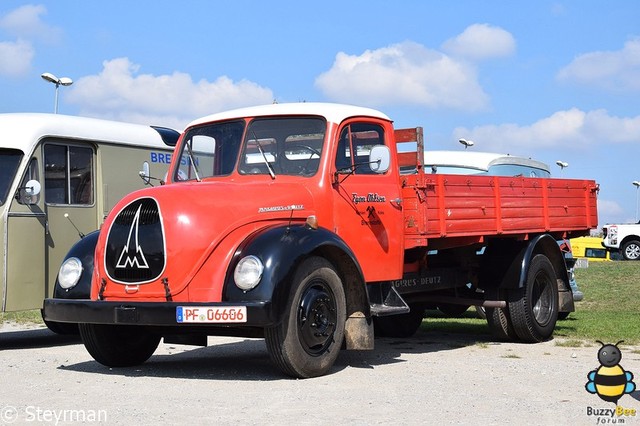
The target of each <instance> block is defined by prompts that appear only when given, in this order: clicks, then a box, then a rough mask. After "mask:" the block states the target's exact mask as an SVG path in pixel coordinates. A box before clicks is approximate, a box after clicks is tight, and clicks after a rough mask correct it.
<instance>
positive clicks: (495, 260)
mask: <svg viewBox="0 0 640 426" xmlns="http://www.w3.org/2000/svg"><path fill="white" fill-rule="evenodd" d="M537 254H544V255H545V256H546V257H547V258H548V259H549V261H550V262H551V264H552V265H553V268H554V270H555V273H556V278H557V280H558V292H559V294H560V311H561V312H573V311H574V310H575V307H574V304H573V296H572V292H571V286H570V283H569V273H568V272H567V264H566V262H565V257H564V254H563V253H562V251H561V250H560V247H559V246H558V242H557V241H556V240H555V238H554V237H553V236H551V235H549V234H541V235H536V236H535V237H533V238H532V239H531V240H529V241H515V240H511V239H495V240H492V241H490V242H489V244H488V245H487V248H486V250H485V253H484V255H483V256H486V258H484V259H483V264H482V268H481V272H480V281H481V283H482V284H483V286H486V287H487V288H489V289H491V290H497V289H498V288H503V289H510V288H522V287H524V285H525V281H526V279H527V273H528V272H529V265H530V264H531V260H532V259H533V258H534V256H536V255H537Z"/></svg>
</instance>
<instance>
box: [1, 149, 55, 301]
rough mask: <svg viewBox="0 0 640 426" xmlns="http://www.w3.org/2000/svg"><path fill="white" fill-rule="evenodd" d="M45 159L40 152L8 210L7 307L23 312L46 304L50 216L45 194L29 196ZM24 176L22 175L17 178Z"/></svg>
mask: <svg viewBox="0 0 640 426" xmlns="http://www.w3.org/2000/svg"><path fill="white" fill-rule="evenodd" d="M40 165H41V159H40V156H39V153H36V154H35V155H34V156H33V157H32V158H31V159H30V160H29V163H28V166H27V170H26V172H25V174H24V176H23V177H22V178H21V181H20V184H19V189H18V191H17V194H15V195H16V196H15V197H11V198H10V199H9V200H7V201H10V202H11V204H10V206H9V211H8V212H7V222H6V228H5V242H6V243H5V247H4V250H5V251H4V253H5V259H6V263H5V268H6V271H5V278H6V281H5V283H4V284H5V287H4V297H3V301H4V304H3V310H4V311H8V312H12V311H21V310H30V309H36V308H40V307H42V301H43V299H44V296H45V290H46V289H45V270H44V265H45V229H46V222H47V220H46V215H45V213H44V210H43V206H44V202H43V200H42V195H41V194H38V195H34V196H29V197H27V196H25V194H24V189H20V188H26V185H27V182H28V181H29V180H32V179H35V180H37V181H39V182H41V181H40V176H41V174H40ZM16 178H17V179H20V177H19V176H18V177H16Z"/></svg>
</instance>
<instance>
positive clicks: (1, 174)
mask: <svg viewBox="0 0 640 426" xmlns="http://www.w3.org/2000/svg"><path fill="white" fill-rule="evenodd" d="M21 159H22V152H21V151H18V150H17V149H0V206H1V205H3V204H4V203H5V201H6V200H7V196H8V192H9V188H10V187H11V183H12V182H13V178H14V176H15V175H16V170H18V165H19V164H20V160H21Z"/></svg>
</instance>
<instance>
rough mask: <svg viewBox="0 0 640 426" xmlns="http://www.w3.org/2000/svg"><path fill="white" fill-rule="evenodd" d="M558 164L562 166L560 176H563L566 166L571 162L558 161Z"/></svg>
mask: <svg viewBox="0 0 640 426" xmlns="http://www.w3.org/2000/svg"><path fill="white" fill-rule="evenodd" d="M556 164H557V165H558V167H560V176H562V172H563V171H564V169H565V167H569V163H567V162H566V161H560V160H558V161H556Z"/></svg>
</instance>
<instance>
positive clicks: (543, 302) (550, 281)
mask: <svg viewBox="0 0 640 426" xmlns="http://www.w3.org/2000/svg"><path fill="white" fill-rule="evenodd" d="M509 316H510V317H511V321H512V323H513V328H514V330H515V332H516V334H517V335H518V337H520V339H521V340H523V341H525V342H541V341H543V340H546V339H548V338H549V337H551V335H552V334H553V329H554V328H555V326H556V321H557V319H558V284H557V281H556V274H555V271H554V269H553V265H552V264H551V262H550V261H549V259H548V258H547V257H546V256H545V255H543V254H538V255H536V256H534V257H533V259H532V260H531V263H530V265H529V271H528V272H527V278H526V282H525V285H524V287H523V288H519V289H513V290H510V291H509Z"/></svg>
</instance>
